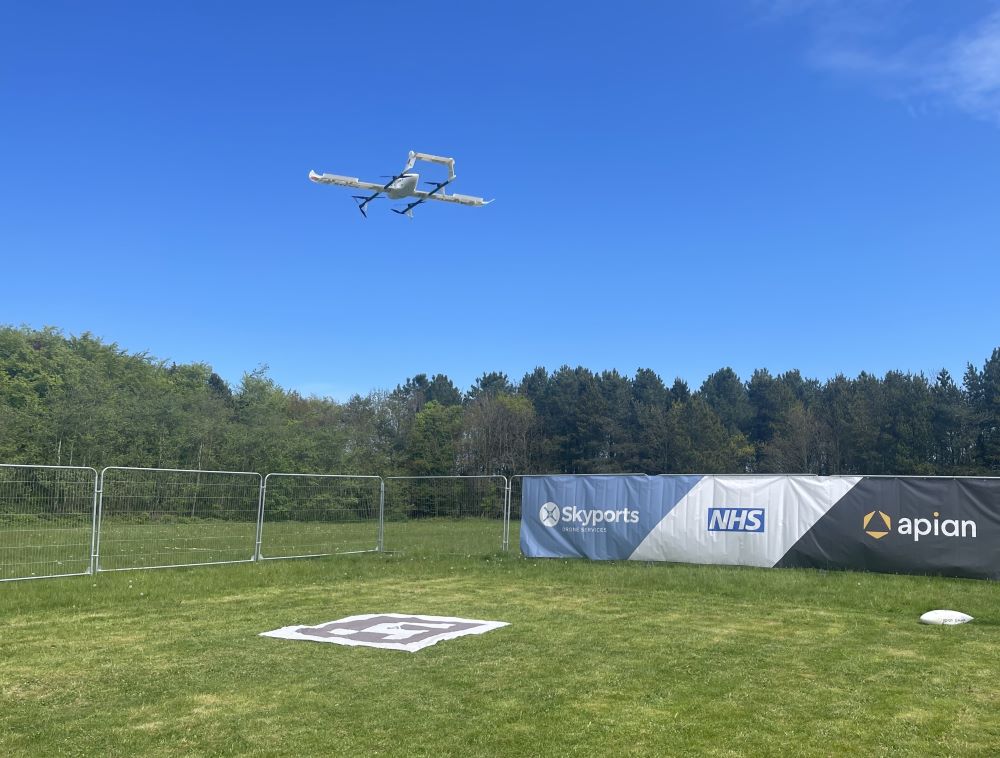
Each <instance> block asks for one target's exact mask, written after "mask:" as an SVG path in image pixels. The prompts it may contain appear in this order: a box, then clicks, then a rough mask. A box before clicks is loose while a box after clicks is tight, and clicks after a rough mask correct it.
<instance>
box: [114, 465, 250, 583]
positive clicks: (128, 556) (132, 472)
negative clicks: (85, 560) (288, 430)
mask: <svg viewBox="0 0 1000 758" xmlns="http://www.w3.org/2000/svg"><path fill="white" fill-rule="evenodd" d="M262 485H263V481H262V478H261V475H260V474H256V473H252V472H246V471H190V470H180V469H151V468H131V467H124V466H109V467H108V468H106V469H104V470H103V471H102V472H101V481H100V487H99V491H100V495H99V499H98V523H99V528H98V534H97V546H96V549H95V554H96V555H97V557H96V559H95V563H96V567H97V570H99V571H121V570H126V569H136V568H165V567H167V566H194V565H198V564H206V563H238V562H242V561H252V560H253V559H254V553H255V551H256V541H257V533H258V519H259V516H260V514H259V511H260V495H261V488H262Z"/></svg>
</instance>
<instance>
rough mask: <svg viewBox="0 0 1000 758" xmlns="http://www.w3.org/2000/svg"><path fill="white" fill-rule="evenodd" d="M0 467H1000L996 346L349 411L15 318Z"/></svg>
mask: <svg viewBox="0 0 1000 758" xmlns="http://www.w3.org/2000/svg"><path fill="white" fill-rule="evenodd" d="M0 462H3V463H34V464H39V463H42V464H55V465H86V466H93V467H95V468H99V467H102V466H108V465H126V466H149V467H156V468H198V469H216V470H239V471H259V472H264V473H266V472H269V471H285V472H328V473H354V474H382V475H406V474H410V475H431V474H497V473H501V474H508V475H509V474H514V473H540V472H547V473H615V472H636V473H650V474H655V473H810V474H924V475H990V474H992V475H996V474H1000V348H997V349H995V350H994V351H993V353H992V355H991V356H990V357H989V358H988V359H987V360H986V361H985V363H984V364H983V365H982V367H981V368H977V367H976V366H975V365H973V364H972V363H969V364H968V366H967V368H966V370H965V373H964V375H963V377H962V379H961V384H958V383H956V381H955V380H954V379H953V377H952V376H950V374H949V373H948V372H947V371H945V370H942V371H940V372H939V373H938V374H937V376H935V377H934V379H933V381H932V380H929V379H928V378H927V377H926V376H924V375H923V374H912V373H904V372H900V371H889V372H888V373H886V374H885V375H884V376H881V377H879V376H876V375H873V374H868V373H864V372H863V373H861V374H859V375H858V376H857V377H854V378H850V377H846V376H843V375H837V376H835V377H833V378H832V379H828V380H825V381H819V380H817V379H810V378H806V377H803V376H802V375H801V374H800V372H798V371H788V372H785V373H781V374H777V375H773V374H771V373H770V372H769V371H768V370H767V369H758V370H756V371H754V372H753V374H752V375H751V376H750V377H749V378H748V379H745V380H744V379H743V378H741V377H739V376H738V375H737V374H736V373H735V372H734V371H733V370H732V369H730V368H723V369H720V370H718V371H716V372H715V373H713V374H711V375H710V376H709V377H708V378H707V379H705V381H704V382H703V383H702V384H701V386H700V387H698V388H697V389H692V388H691V387H689V386H688V385H687V384H686V383H685V382H684V381H682V380H680V379H676V380H674V382H673V383H672V384H670V385H669V386H668V385H667V384H666V383H665V382H664V381H663V379H662V378H661V377H660V376H659V375H657V374H656V373H655V372H654V371H651V370H649V369H640V370H638V371H637V372H636V373H635V376H632V377H628V376H624V375H622V374H619V373H618V372H617V371H602V372H600V373H597V372H594V371H591V370H590V369H587V368H583V367H576V368H571V367H569V366H563V367H561V368H559V369H557V370H555V371H552V372H549V371H548V370H547V369H545V368H536V369H535V370H534V371H531V372H529V373H528V374H526V375H525V376H524V377H522V378H521V380H520V381H511V380H510V378H509V377H508V376H507V375H506V374H504V373H502V372H495V371H494V372H487V373H484V374H483V375H482V376H480V377H479V378H478V379H477V380H476V382H475V383H474V384H473V385H472V387H471V388H469V389H468V390H467V391H465V392H463V391H461V390H460V389H459V388H458V387H456V386H455V384H454V383H453V382H452V381H451V380H450V379H449V378H448V377H447V376H445V375H444V374H435V375H432V376H428V375H426V374H419V375H417V376H414V377H411V378H408V379H407V380H406V381H405V382H403V383H401V384H399V385H398V386H396V388H395V389H392V390H374V391H372V392H369V393H368V394H366V395H355V396H353V397H351V398H350V399H349V400H347V401H346V402H343V403H338V402H335V401H333V400H331V399H329V398H318V397H303V396H302V395H300V394H299V393H297V392H295V391H289V390H285V389H283V388H281V387H280V386H278V385H277V384H276V383H275V382H274V381H273V380H272V379H271V378H270V377H269V376H268V373H267V369H266V367H260V368H258V369H256V370H254V371H250V372H247V373H246V374H244V376H243V378H242V381H241V382H240V383H239V385H237V386H231V385H230V384H229V383H227V382H226V381H225V380H223V379H222V378H221V377H219V375H218V374H216V373H214V372H213V371H212V368H211V366H209V365H208V364H205V363H190V364H176V363H170V362H167V361H161V360H157V359H155V358H154V357H152V356H150V355H148V354H146V353H129V352H128V351H125V350H123V349H121V348H119V347H118V346H117V345H116V344H113V343H112V344H108V343H105V342H103V341H102V340H100V339H97V338H95V337H93V336H92V335H90V334H83V335H81V336H65V335H64V334H62V333H61V332H60V331H59V330H58V329H54V328H46V329H42V330H33V329H29V328H27V327H21V328H15V327H0Z"/></svg>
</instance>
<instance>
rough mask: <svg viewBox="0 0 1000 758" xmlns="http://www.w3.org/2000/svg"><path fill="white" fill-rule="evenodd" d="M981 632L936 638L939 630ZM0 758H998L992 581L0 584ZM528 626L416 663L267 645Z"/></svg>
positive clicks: (662, 571) (523, 571) (508, 570)
mask: <svg viewBox="0 0 1000 758" xmlns="http://www.w3.org/2000/svg"><path fill="white" fill-rule="evenodd" d="M941 607H948V608H957V609H959V610H963V611H965V612H967V613H970V614H972V615H973V616H975V617H976V621H975V622H973V623H972V624H968V625H965V626H961V627H952V628H945V627H927V626H922V625H919V624H918V623H917V617H918V616H919V614H920V613H922V612H923V611H925V610H928V609H930V608H941ZM0 609H2V610H0V634H2V639H0V754H4V755H31V756H35V755H88V756H90V755H143V754H145V755H163V756H173V755H289V756H291V755H416V756H421V755H426V756H442V755H445V756H480V755H481V756H497V755H505V756H508V755H559V756H563V755H587V756H596V755H635V756H664V755H716V756H736V755H747V756H767V755H796V756H798V755H806V756H808V755H817V756H825V755H857V754H869V755H917V756H924V755H962V756H970V755H981V756H991V755H997V754H998V753H1000V716H998V714H1000V698H998V693H1000V686H998V684H997V682H998V681H1000V656H998V652H1000V645H998V641H1000V610H998V606H997V587H996V585H995V584H994V583H990V582H977V581H963V580H948V579H935V578H926V577H901V576H883V575H874V574H853V573H821V572H815V571H797V570H761V569H740V568H730V567H712V566H686V565H669V564H656V565H649V564H639V563H588V562H583V561H557V560H547V561H546V560H526V559H523V558H513V557H507V556H501V555H492V556H489V557H479V558H475V557H472V558H463V557H448V558H418V557H413V556H404V555H376V554H371V555H348V556H338V557H334V558H324V559H314V560H298V561H274V562H265V563H262V564H256V565H253V564H243V565H233V566H216V567H203V568H195V569H169V570H160V571H145V572H128V573H109V574H100V575H98V576H96V577H74V578H66V579H55V580H46V581H38V582H20V583H10V584H3V585H0ZM379 611H388V612H393V611H394V612H403V613H427V614H435V615H456V616H467V617H471V618H485V619H495V620H502V621H507V622H510V624H511V626H509V627H505V628H503V629H500V630H497V631H494V632H490V633H488V634H486V635H482V636H471V637H465V638H461V639H458V640H452V641H448V642H444V643H441V644H439V645H437V646H434V647H431V648H427V649H425V650H423V651H420V652H418V653H415V654H409V653H402V652H395V651H380V650H373V649H368V648H348V647H341V646H337V645H324V644H316V643H306V642H292V641H286V640H276V639H271V638H265V637H259V636H257V635H258V633H259V632H262V631H266V630H270V629H274V628H277V627H280V626H285V625H290V624H297V623H318V622H323V621H329V620H332V619H335V618H339V617H341V616H345V615H350V614H356V613H374V612H379Z"/></svg>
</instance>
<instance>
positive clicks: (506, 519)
mask: <svg viewBox="0 0 1000 758" xmlns="http://www.w3.org/2000/svg"><path fill="white" fill-rule="evenodd" d="M503 481H504V504H503V545H501V550H502V551H503V552H505V553H507V552H510V488H511V483H512V481H513V480H512V479H508V478H507V477H506V476H505V477H504V478H503Z"/></svg>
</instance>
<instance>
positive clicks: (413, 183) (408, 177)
mask: <svg viewBox="0 0 1000 758" xmlns="http://www.w3.org/2000/svg"><path fill="white" fill-rule="evenodd" d="M418 181H420V174H403V175H402V176H401V177H399V178H398V179H396V180H395V181H393V182H392V183H391V184H390V185H389V188H388V189H387V190H385V194H386V196H387V197H388V198H389V199H390V200H399V199H400V198H402V197H412V196H413V191H414V190H415V189H416V188H417V182H418Z"/></svg>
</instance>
